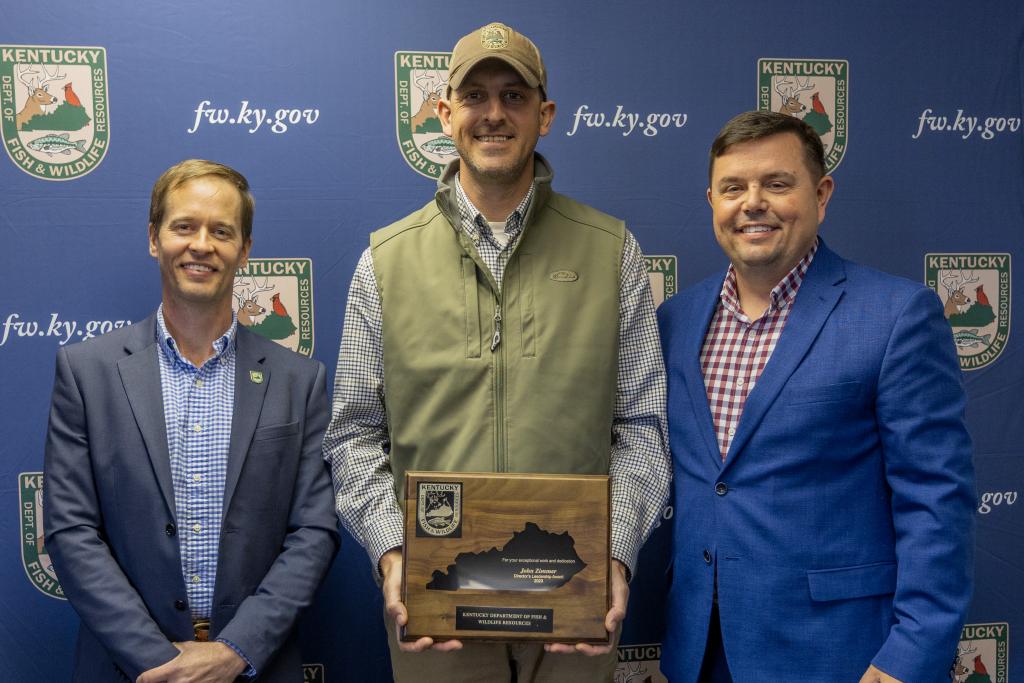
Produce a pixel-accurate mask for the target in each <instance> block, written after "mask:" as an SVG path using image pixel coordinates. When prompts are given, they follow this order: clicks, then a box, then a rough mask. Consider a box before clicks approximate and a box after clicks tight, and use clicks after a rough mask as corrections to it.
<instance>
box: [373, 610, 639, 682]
mask: <svg viewBox="0 0 1024 683" xmlns="http://www.w3.org/2000/svg"><path fill="white" fill-rule="evenodd" d="M384 624H385V626H387V629H388V649H390V650H391V668H392V670H393V671H394V674H395V681H396V683H431V682H432V681H438V682H439V683H510V681H512V672H513V671H515V674H516V679H515V680H516V683H556V682H557V683H563V682H567V683H605V682H607V683H611V681H612V676H613V675H614V673H615V667H616V665H617V664H618V661H619V657H618V648H617V647H613V648H612V651H611V652H609V653H608V654H607V655H600V656H597V657H587V656H586V655H581V654H571V655H560V654H550V653H547V652H544V645H543V644H541V643H480V642H472V641H470V642H467V641H464V642H463V643H462V649H461V650H459V651H458V652H434V651H431V650H428V651H427V652H402V651H401V650H400V649H399V648H398V638H397V636H396V635H395V624H394V622H392V621H391V620H390V619H388V618H387V617H385V618H384ZM618 643H619V634H618V633H616V634H615V640H614V645H616V646H617V645H618Z"/></svg>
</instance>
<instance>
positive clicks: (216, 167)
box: [149, 159, 256, 244]
mask: <svg viewBox="0 0 1024 683" xmlns="http://www.w3.org/2000/svg"><path fill="white" fill-rule="evenodd" d="M204 176H215V177H217V178H223V179H224V180H226V181H228V182H229V183H231V184H232V185H234V186H235V187H237V188H238V194H239V195H241V197H242V226H241V228H242V242H243V244H244V243H245V242H248V241H249V240H251V239H252V217H253V214H254V213H255V212H256V200H255V199H253V196H252V192H250V191H249V181H248V180H246V179H245V176H244V175H242V174H241V173H239V172H238V171H236V170H235V169H233V168H231V167H230V166H225V165H224V164H218V163H217V162H216V161H206V160H205V159H186V160H185V161H182V162H179V163H177V164H175V165H174V166H171V167H170V168H169V169H167V170H166V171H164V172H163V175H161V176H160V177H159V178H157V181H156V184H155V185H153V193H152V195H150V198H149V222H150V223H151V224H152V225H153V228H154V229H159V228H160V224H161V223H162V222H163V220H164V209H165V202H166V200H167V194H168V193H169V192H171V191H172V190H176V189H177V188H179V187H181V186H182V185H184V184H185V183H187V182H188V181H190V180H195V179H196V178H202V177H204Z"/></svg>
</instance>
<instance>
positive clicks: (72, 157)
mask: <svg viewBox="0 0 1024 683" xmlns="http://www.w3.org/2000/svg"><path fill="white" fill-rule="evenodd" d="M108 103H109V99H108V97H107V51H106V49H105V48H102V47H65V46H42V45H0V111H2V112H3V120H2V123H0V128H2V129H3V136H4V149H6V150H7V156H9V157H10V158H11V161H13V162H14V164H15V166H17V167H18V168H20V169H21V170H22V171H24V172H25V173H28V174H29V175H32V176H35V177H36V178H42V179H43V180H72V179H74V178H78V177H81V176H83V175H85V174H86V173H89V172H90V171H92V170H93V169H95V168H96V167H97V166H98V165H99V164H100V162H101V161H103V157H105V156H106V154H107V144H108V142H109V141H110V123H109V120H108V118H109V113H110V112H109V109H108Z"/></svg>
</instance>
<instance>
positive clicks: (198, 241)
mask: <svg viewBox="0 0 1024 683" xmlns="http://www.w3.org/2000/svg"><path fill="white" fill-rule="evenodd" d="M188 248H189V249H190V250H191V251H194V252H196V253H206V252H209V251H212V249H213V245H212V244H211V242H210V231H209V230H208V229H207V228H206V227H202V228H199V229H198V230H196V231H195V233H194V234H193V235H192V241H191V242H189V245H188Z"/></svg>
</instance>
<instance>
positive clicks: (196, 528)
mask: <svg viewBox="0 0 1024 683" xmlns="http://www.w3.org/2000/svg"><path fill="white" fill-rule="evenodd" d="M202 528H203V527H202V526H201V525H199V524H193V525H192V531H194V532H196V533H197V534H198V533H199V530H200V529H202Z"/></svg>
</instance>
